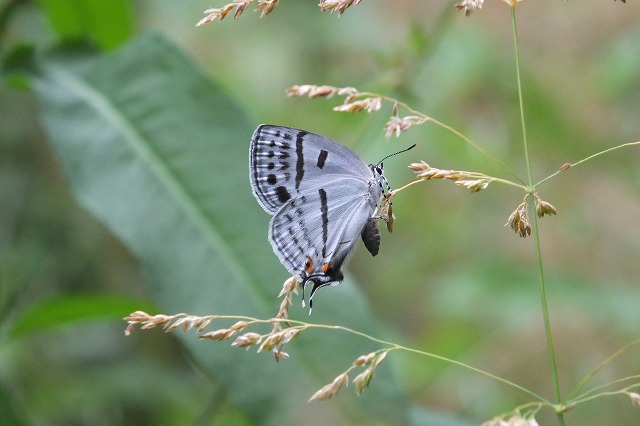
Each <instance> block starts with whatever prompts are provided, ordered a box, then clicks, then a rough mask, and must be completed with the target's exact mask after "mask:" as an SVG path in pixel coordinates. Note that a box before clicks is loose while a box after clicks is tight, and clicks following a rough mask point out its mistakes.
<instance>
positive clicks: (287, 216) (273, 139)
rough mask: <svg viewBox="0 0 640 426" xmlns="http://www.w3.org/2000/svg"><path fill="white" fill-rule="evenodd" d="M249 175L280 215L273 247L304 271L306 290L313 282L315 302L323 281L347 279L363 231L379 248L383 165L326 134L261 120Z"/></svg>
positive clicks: (272, 230) (272, 231) (265, 203)
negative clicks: (347, 266)
mask: <svg viewBox="0 0 640 426" xmlns="http://www.w3.org/2000/svg"><path fill="white" fill-rule="evenodd" d="M250 178H251V186H252V190H253V193H254V195H255V197H256V199H257V200H258V202H259V203H260V205H261V206H262V207H263V208H264V209H265V211H267V212H268V213H269V214H271V215H273V218H272V219H271V222H270V225H269V241H270V243H271V246H272V248H273V250H274V252H275V253H276V255H277V256H278V258H279V259H280V262H281V263H282V264H283V265H284V266H285V267H286V268H287V270H288V271H289V272H290V273H291V274H294V275H297V276H299V277H300V278H301V279H302V285H303V291H304V287H305V285H306V284H307V283H308V282H311V283H313V287H312V289H311V295H310V296H309V302H310V305H311V303H312V297H313V294H314V293H315V291H316V290H317V289H318V288H321V287H323V286H326V285H329V284H332V283H337V282H340V281H342V279H343V275H342V272H341V267H342V264H343V262H344V260H345V259H346V257H347V255H348V254H349V253H350V252H351V250H352V249H353V246H354V245H355V243H356V241H357V239H358V238H362V239H363V241H364V243H365V246H366V247H367V249H368V250H369V252H370V253H371V254H372V255H373V256H375V255H376V254H377V253H378V249H379V246H380V233H379V231H378V226H377V219H378V218H379V205H380V202H381V200H382V199H383V196H384V186H383V185H384V184H386V179H385V178H384V175H383V173H382V167H381V166H377V165H372V166H370V165H367V164H366V163H365V162H364V161H362V160H361V159H360V157H358V156H357V155H356V154H355V153H353V152H352V151H351V150H350V149H348V148H346V147H344V146H342V145H340V144H338V143H337V142H334V141H332V140H330V139H328V138H326V137H324V136H320V135H317V134H314V133H310V132H306V131H304V130H299V129H293V128H290V127H281V126H272V125H261V126H259V127H258V128H257V129H256V130H255V132H254V134H253V137H252V140H251V149H250ZM303 299H304V296H303Z"/></svg>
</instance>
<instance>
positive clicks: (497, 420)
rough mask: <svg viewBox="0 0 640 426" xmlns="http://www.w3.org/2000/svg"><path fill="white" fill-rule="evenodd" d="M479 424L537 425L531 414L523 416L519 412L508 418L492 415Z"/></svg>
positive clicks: (489, 425)
mask: <svg viewBox="0 0 640 426" xmlns="http://www.w3.org/2000/svg"><path fill="white" fill-rule="evenodd" d="M481 426H539V425H538V422H537V421H536V419H535V417H533V415H528V416H523V415H521V414H518V413H516V414H514V415H512V416H511V417H509V418H505V417H494V418H493V419H491V420H487V421H486V422H484V423H482V425H481Z"/></svg>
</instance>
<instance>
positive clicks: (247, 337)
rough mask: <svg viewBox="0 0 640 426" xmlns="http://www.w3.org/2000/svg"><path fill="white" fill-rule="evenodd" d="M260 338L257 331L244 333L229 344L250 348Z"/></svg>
mask: <svg viewBox="0 0 640 426" xmlns="http://www.w3.org/2000/svg"><path fill="white" fill-rule="evenodd" d="M261 340H262V336H261V335H260V334H258V333H253V332H249V333H245V334H243V335H242V336H238V338H236V340H234V341H233V343H232V344H231V346H237V347H239V348H250V347H251V346H253V345H257V344H258V343H260V341H261Z"/></svg>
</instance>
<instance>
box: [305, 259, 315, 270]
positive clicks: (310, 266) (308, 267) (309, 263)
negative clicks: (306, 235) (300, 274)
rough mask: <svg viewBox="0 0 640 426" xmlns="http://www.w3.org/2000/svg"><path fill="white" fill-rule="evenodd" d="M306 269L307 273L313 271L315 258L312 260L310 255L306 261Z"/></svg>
mask: <svg viewBox="0 0 640 426" xmlns="http://www.w3.org/2000/svg"><path fill="white" fill-rule="evenodd" d="M304 270H305V272H306V273H307V274H310V273H311V271H313V260H311V258H310V257H307V260H306V261H305V262H304Z"/></svg>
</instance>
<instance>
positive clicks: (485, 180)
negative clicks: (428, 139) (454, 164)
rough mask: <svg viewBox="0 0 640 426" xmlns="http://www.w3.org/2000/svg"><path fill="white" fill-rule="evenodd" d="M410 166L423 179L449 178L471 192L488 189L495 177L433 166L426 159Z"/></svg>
mask: <svg viewBox="0 0 640 426" xmlns="http://www.w3.org/2000/svg"><path fill="white" fill-rule="evenodd" d="M409 168H410V169H411V170H413V171H414V172H415V173H416V176H418V178H420V179H422V180H433V179H447V180H450V181H453V182H454V183H455V184H456V185H458V186H462V187H464V188H467V189H468V190H470V191H471V192H479V191H482V190H483V189H486V188H487V187H488V186H489V184H490V183H491V182H492V181H493V179H492V178H491V177H489V176H486V175H483V174H481V173H475V172H465V171H462V170H443V169H437V168H435V167H431V166H430V165H428V164H427V163H425V162H424V161H421V162H420V163H412V164H410V165H409Z"/></svg>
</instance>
